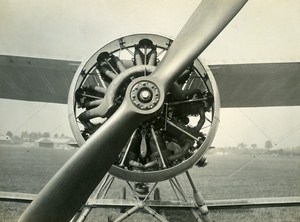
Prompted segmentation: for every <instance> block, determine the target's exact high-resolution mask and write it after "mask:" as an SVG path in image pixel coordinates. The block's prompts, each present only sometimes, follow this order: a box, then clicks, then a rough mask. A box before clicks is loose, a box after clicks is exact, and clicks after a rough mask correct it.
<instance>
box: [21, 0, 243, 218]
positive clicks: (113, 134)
mask: <svg viewBox="0 0 300 222" xmlns="http://www.w3.org/2000/svg"><path fill="white" fill-rule="evenodd" d="M245 3H246V0H226V1H225V0H223V1H215V0H204V1H203V2H202V3H201V4H200V6H199V7H198V8H197V9H196V11H195V12H194V14H193V15H192V17H191V18H190V19H189V21H188V22H187V23H186V25H185V26H184V28H183V29H182V31H181V32H180V34H179V35H178V37H177V38H176V39H175V41H174V42H173V44H172V45H171V47H170V48H169V50H168V52H167V53H166V55H165V57H164V59H163V60H162V62H161V63H160V64H159V66H158V67H157V69H156V70H155V71H154V72H153V74H152V75H151V78H152V77H153V79H156V80H161V81H159V82H161V85H162V86H163V88H161V90H162V94H163V91H164V90H165V91H167V89H168V88H169V87H170V85H171V83H172V82H174V80H175V79H176V78H177V77H178V76H179V75H180V74H181V73H182V72H183V71H184V70H185V69H186V67H187V66H188V65H190V64H191V63H192V62H193V61H194V60H195V59H196V58H197V57H198V55H199V54H200V53H202V52H203V51H204V49H205V48H206V47H207V46H208V45H209V44H210V43H211V42H212V41H213V39H214V38H215V37H216V36H217V35H218V34H219V33H220V32H221V31H222V30H223V28H224V27H225V26H226V25H227V24H228V23H229V22H230V20H231V19H232V18H233V17H234V16H235V15H236V14H237V13H238V11H239V10H240V9H241V8H242V7H243V5H244V4H245ZM142 78H145V79H147V78H148V77H142ZM155 82H157V81H155ZM128 88H129V87H128ZM129 94H130V92H129V91H128V90H127V92H126V96H125V98H124V101H123V103H122V105H121V106H120V107H119V109H118V110H117V111H116V112H115V113H114V114H113V115H112V116H111V117H110V118H109V119H108V120H107V121H106V122H105V123H104V124H103V125H102V126H101V127H100V128H99V129H98V130H97V131H96V132H95V133H94V134H93V135H92V136H91V137H90V138H89V139H88V140H87V141H86V142H85V143H84V144H83V146H82V147H81V148H80V150H79V151H78V152H77V153H76V154H75V155H74V156H73V157H72V158H71V159H70V160H69V161H68V162H67V163H66V164H65V165H64V166H63V167H62V168H61V169H60V170H59V171H58V172H57V173H56V174H55V176H54V177H53V178H52V179H51V180H50V181H49V182H48V183H47V185H46V186H45V187H44V188H43V189H42V191H41V192H40V193H39V195H38V197H37V198H36V199H35V200H34V201H33V202H32V203H31V204H30V206H29V207H28V208H27V209H26V210H25V212H24V213H23V214H22V216H21V218H20V219H19V221H20V222H39V221H55V222H56V221H68V220H70V219H71V218H72V217H73V215H74V214H75V213H76V212H77V210H78V209H79V208H80V207H81V206H82V205H83V204H84V203H85V201H86V200H87V199H88V197H89V196H90V194H91V193H92V192H93V190H94V189H95V188H96V186H97V185H98V183H99V182H100V181H101V179H102V178H103V177H104V175H105V174H106V173H107V171H108V170H109V168H110V167H111V166H112V164H113V163H114V161H115V159H116V158H117V156H118V154H119V153H120V152H121V150H122V148H123V147H124V146H125V144H126V142H127V141H128V138H130V136H131V134H132V133H133V132H134V130H135V129H136V128H137V127H138V126H139V125H140V123H141V122H142V121H144V120H146V119H147V118H148V117H149V116H150V115H152V114H153V112H155V110H154V111H153V109H151V110H148V111H141V112H139V111H138V109H137V108H134V106H133V105H132V104H131V100H130V98H129ZM162 97H163V96H162ZM162 101H163V100H160V102H159V104H157V108H156V111H157V110H158V109H159V107H161V105H162V103H163V102H162Z"/></svg>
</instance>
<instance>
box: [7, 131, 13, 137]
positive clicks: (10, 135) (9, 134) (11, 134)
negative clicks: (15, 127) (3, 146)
mask: <svg viewBox="0 0 300 222" xmlns="http://www.w3.org/2000/svg"><path fill="white" fill-rule="evenodd" d="M13 135H14V134H13V133H12V132H11V131H7V133H6V136H8V137H9V138H11V139H12V137H13Z"/></svg>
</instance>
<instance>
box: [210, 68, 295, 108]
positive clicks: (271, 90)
mask: <svg viewBox="0 0 300 222" xmlns="http://www.w3.org/2000/svg"><path fill="white" fill-rule="evenodd" d="M210 68H211V70H212V72H213V74H214V76H215V78H216V81H217V84H218V88H219V91H220V97H221V106H222V107H261V106H297V105H300V98H299V96H298V95H300V62H293V63H257V64H234V65H211V66H210Z"/></svg>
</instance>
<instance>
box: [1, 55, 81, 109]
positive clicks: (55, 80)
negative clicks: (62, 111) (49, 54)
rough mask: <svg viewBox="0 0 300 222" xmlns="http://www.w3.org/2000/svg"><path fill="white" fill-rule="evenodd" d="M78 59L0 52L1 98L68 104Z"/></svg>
mask: <svg viewBox="0 0 300 222" xmlns="http://www.w3.org/2000/svg"><path fill="white" fill-rule="evenodd" d="M79 64H80V63H79V62H75V61H64V60H52V59H40V58H28V57H16V56H4V55H0V97H1V98H6V99H17V100H27V101H38V102H51V103H67V100H68V91H69V87H70V84H71V81H72V78H73V76H74V73H75V72H76V70H77V68H78V66H79Z"/></svg>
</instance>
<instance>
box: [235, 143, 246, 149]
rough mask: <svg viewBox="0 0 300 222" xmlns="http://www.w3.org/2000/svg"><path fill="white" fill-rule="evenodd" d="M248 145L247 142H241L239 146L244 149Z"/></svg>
mask: <svg viewBox="0 0 300 222" xmlns="http://www.w3.org/2000/svg"><path fill="white" fill-rule="evenodd" d="M246 147H247V144H245V143H239V144H238V145H237V148H241V149H244V148H246Z"/></svg>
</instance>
